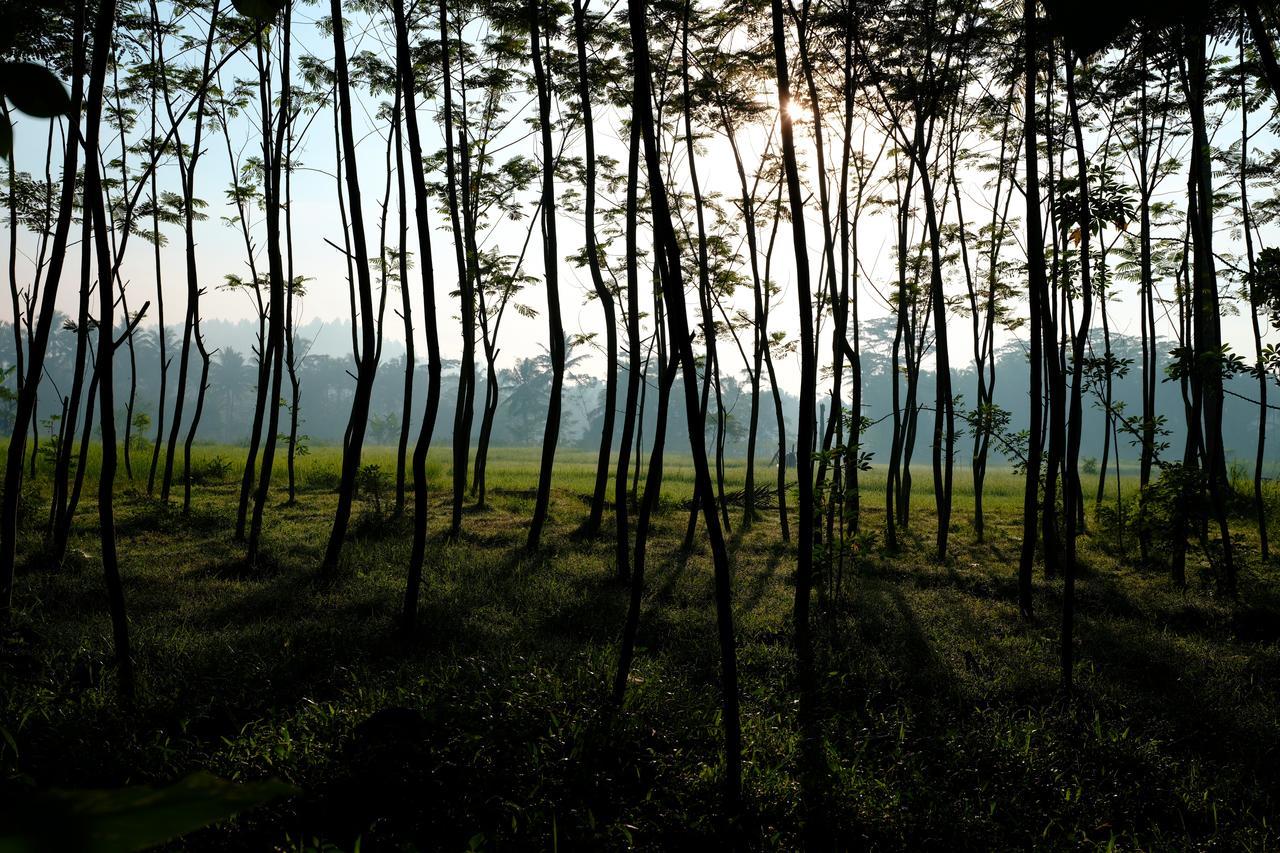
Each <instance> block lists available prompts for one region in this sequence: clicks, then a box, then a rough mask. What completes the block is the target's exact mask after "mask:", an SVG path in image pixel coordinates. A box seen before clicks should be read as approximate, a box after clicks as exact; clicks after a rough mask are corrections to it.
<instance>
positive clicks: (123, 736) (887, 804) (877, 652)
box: [0, 447, 1280, 850]
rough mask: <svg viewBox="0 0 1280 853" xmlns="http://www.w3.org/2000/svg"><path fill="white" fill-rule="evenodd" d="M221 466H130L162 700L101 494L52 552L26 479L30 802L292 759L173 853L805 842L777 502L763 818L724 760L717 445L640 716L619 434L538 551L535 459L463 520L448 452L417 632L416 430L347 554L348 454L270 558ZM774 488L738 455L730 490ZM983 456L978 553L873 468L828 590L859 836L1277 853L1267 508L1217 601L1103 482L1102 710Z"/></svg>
mask: <svg viewBox="0 0 1280 853" xmlns="http://www.w3.org/2000/svg"><path fill="white" fill-rule="evenodd" d="M443 456H444V454H439V455H438V456H435V458H437V459H439V458H442V457H443ZM198 457H199V458H198V460H197V464H196V465H195V466H194V467H195V469H196V471H197V473H198V475H199V479H198V486H199V487H198V488H196V489H195V490H194V493H193V506H192V509H191V512H190V514H189V515H183V514H182V513H181V512H180V510H179V509H178V508H177V507H176V506H174V507H170V506H165V505H163V504H161V503H159V502H158V501H156V500H153V499H148V498H146V497H145V493H144V491H143V490H141V489H139V488H137V487H136V486H130V485H129V484H128V482H127V480H126V478H124V477H123V475H122V476H121V486H120V488H119V489H118V494H117V500H116V509H117V528H118V535H119V544H120V568H121V572H122V576H123V584H124V592H125V596H126V600H127V603H128V609H129V619H130V627H131V630H132V640H133V648H134V650H135V652H134V653H135V658H136V665H137V673H138V681H139V689H138V697H137V699H136V702H135V703H133V704H132V705H127V704H124V703H122V701H121V700H120V699H119V698H118V696H117V692H116V691H115V690H114V689H113V687H114V679H115V677H116V671H115V668H114V666H113V662H112V644H111V627H110V622H109V619H108V615H107V608H106V603H105V596H104V591H103V582H102V577H101V569H100V562H99V558H98V553H99V551H98V548H99V545H98V532H97V530H96V526H95V525H96V523H97V519H96V513H95V511H94V508H93V506H92V504H91V501H88V500H87V501H86V505H85V506H84V507H83V508H82V511H81V514H80V518H79V519H78V523H77V525H76V528H75V534H74V538H73V541H72V543H71V550H70V552H69V557H68V559H67V560H66V562H65V563H64V564H63V565H62V566H61V567H54V566H51V565H48V564H46V563H45V562H42V555H41V552H40V550H39V548H38V545H39V542H40V537H39V534H38V528H39V525H40V518H39V508H40V507H44V506H46V505H47V499H46V497H45V495H44V494H43V492H42V490H43V489H44V488H45V485H46V484H44V483H43V482H42V481H41V479H40V478H39V477H37V478H36V479H35V480H34V481H28V483H27V484H26V486H25V491H24V498H25V499H27V500H26V504H25V505H26V506H28V507H34V508H36V511H34V512H28V513H26V514H25V515H24V516H23V518H24V528H23V530H24V538H23V539H22V540H21V545H20V549H19V573H18V579H17V589H16V594H15V601H16V602H17V604H16V611H17V612H16V613H15V617H14V622H15V625H16V626H17V628H16V630H15V631H14V632H13V633H11V634H10V635H8V636H7V637H6V639H5V646H4V648H3V650H2V651H0V728H2V730H0V734H2V735H3V739H2V740H0V769H2V772H3V778H2V781H0V802H6V803H13V802H21V801H22V799H21V798H22V797H23V795H24V792H26V791H28V790H30V789H32V788H35V787H40V788H48V787H73V788H109V787H117V786H123V785H129V784H144V783H145V784H155V785H161V784H165V783H168V782H171V781H173V780H175V779H177V778H180V777H182V776H185V775H186V774H189V773H191V772H193V771H196V770H208V771H210V772H212V773H214V774H216V775H218V776H220V777H223V778H225V779H230V780H236V781H250V780H260V779H264V778H276V779H279V780H283V781H285V782H288V783H290V784H291V785H292V786H294V792H293V793H292V794H291V795H289V796H285V797H278V798H276V799H275V800H274V801H272V802H271V803H269V804H268V805H265V806H262V807H260V808H257V809H253V810H250V811H248V812H246V813H244V814H243V815H242V816H240V817H238V818H236V819H234V820H232V821H230V822H224V823H222V824H219V825H217V826H214V827H212V828H208V829H204V830H201V831H199V832H197V833H195V834H192V835H188V836H186V837H185V838H184V839H182V840H181V841H179V842H175V843H174V846H175V849H196V850H204V849H225V850H269V849H281V850H355V849H356V848H357V847H358V848H359V849H361V850H398V849H443V850H465V849H557V848H558V849H622V848H635V849H668V850H670V849H696V848H698V847H701V848H703V849H708V848H710V849H715V848H723V847H738V848H753V849H786V848H792V847H795V846H797V845H798V843H799V832H800V830H799V827H800V824H801V818H800V813H799V809H800V795H799V791H800V787H801V785H802V784H803V774H801V773H800V772H799V740H798V738H799V735H798V728H797V722H796V705H795V691H794V687H793V685H792V684H791V679H792V678H793V672H794V666H793V652H792V645H791V635H792V609H791V608H792V600H793V594H794V590H793V571H794V566H795V556H794V545H789V544H785V543H783V542H782V541H781V537H780V531H779V526H778V521H777V517H776V512H775V511H773V510H770V509H764V510H762V513H761V518H760V520H759V521H757V522H756V523H755V524H754V525H752V526H751V527H750V528H749V529H744V528H743V527H742V525H741V511H740V510H738V509H733V510H732V511H731V521H732V522H733V528H732V532H731V535H730V541H729V546H730V554H731V566H732V573H733V605H734V613H735V617H736V627H737V641H738V664H739V678H740V695H741V701H742V725H743V741H744V746H743V756H744V758H743V761H744V764H743V798H742V804H741V807H740V809H739V810H738V811H737V812H736V813H730V812H728V811H727V810H726V809H725V808H724V806H723V802H722V800H721V799H720V791H721V788H720V786H719V784H718V783H719V778H720V774H721V773H722V758H721V753H720V746H721V744H720V740H719V734H718V731H719V704H718V701H717V682H718V678H719V669H718V658H717V652H716V646H715V641H714V636H715V630H716V618H715V611H714V608H713V606H712V574H711V569H710V557H709V554H708V552H707V549H706V546H705V543H704V542H703V540H702V537H701V536H699V537H698V538H697V540H696V545H695V547H694V549H693V550H692V551H691V552H689V553H684V552H682V551H681V550H680V547H679V546H680V541H681V539H682V536H683V531H684V526H685V523H686V519H687V515H688V513H687V510H686V509H684V504H685V502H686V501H687V500H688V499H689V496H690V494H691V491H692V485H691V484H692V477H691V473H690V471H691V469H689V468H688V467H687V464H686V460H682V459H679V458H676V459H673V460H670V465H669V466H668V469H667V471H666V475H665V477H664V480H663V491H662V500H661V504H660V507H659V511H658V512H657V514H656V516H655V519H654V530H653V534H652V537H651V539H650V545H649V559H648V575H647V579H646V589H645V598H644V607H643V611H642V617H641V625H640V634H639V640H638V650H637V655H636V661H635V665H634V667H633V669H632V675H631V677H630V682H629V686H628V691H627V695H626V700H625V703H624V705H623V706H622V707H621V708H618V709H615V708H613V706H612V705H611V703H610V699H609V694H610V684H611V681H612V677H613V673H614V671H615V669H616V666H617V656H618V640H619V635H620V631H621V626H622V624H623V620H624V615H625V612H626V601H627V589H626V586H625V585H624V584H621V583H619V582H618V581H617V580H615V579H614V575H613V539H612V536H611V532H612V524H613V521H612V514H609V515H608V516H607V517H606V524H605V530H604V534H603V536H602V537H600V538H594V539H582V538H579V537H577V536H575V535H574V531H575V528H576V527H577V526H578V524H579V523H580V521H581V519H582V517H583V516H584V514H585V512H586V509H587V498H588V496H589V492H590V488H591V482H592V475H593V471H594V456H593V455H592V454H588V453H584V452H574V451H564V452H562V453H561V454H560V457H559V460H558V462H557V467H556V471H555V480H554V490H553V497H552V505H551V514H550V519H551V520H550V524H549V527H548V532H547V536H546V538H545V540H544V547H543V548H542V549H540V550H539V551H537V552H533V553H530V552H526V551H525V550H524V548H523V545H524V530H525V528H526V526H527V523H528V517H529V513H530V508H531V506H532V501H533V486H534V483H535V480H536V476H537V457H536V455H535V453H534V452H533V451H530V450H506V449H497V450H495V451H494V452H493V454H492V457H491V460H490V469H489V507H488V508H487V509H484V510H471V511H468V513H467V514H466V516H465V519H464V532H463V535H462V537H461V538H460V539H459V540H457V541H446V540H445V539H444V538H443V536H442V535H441V531H442V529H443V528H444V526H445V524H446V521H447V514H448V506H447V501H448V499H447V495H446V492H447V491H448V473H449V472H448V470H447V469H446V468H444V467H441V466H440V465H439V464H438V462H437V463H434V464H433V467H432V468H431V469H430V471H429V473H430V476H431V494H432V495H433V499H432V503H431V508H430V522H429V531H430V540H429V550H428V555H427V560H426V571H425V577H424V588H423V592H422V596H421V611H420V624H421V626H422V628H421V630H420V632H419V633H418V634H417V636H416V637H415V638H414V639H413V640H412V641H410V642H405V641H403V640H402V639H400V638H399V636H398V635H397V632H396V619H397V616H398V613H399V607H400V601H401V598H402V596H403V591H404V584H405V566H406V563H407V561H408V548H409V539H410V534H409V531H410V522H409V520H408V519H406V518H395V517H393V516H392V512H391V510H392V505H393V491H394V489H393V486H392V484H391V482H390V479H389V477H387V476H386V475H387V474H388V472H391V471H393V470H394V452H393V450H391V449H381V448H377V449H372V450H370V451H368V452H367V453H366V454H365V460H364V461H365V463H366V464H372V465H377V466H379V468H380V471H381V474H382V476H381V477H374V476H372V474H370V475H369V476H367V477H365V478H362V481H361V486H362V492H361V494H360V496H359V500H358V503H357V509H356V513H355V517H354V520H353V525H352V529H351V531H350V534H349V539H348V545H347V549H346V552H345V557H344V561H343V563H342V565H341V567H340V569H339V571H337V572H336V573H334V574H333V575H331V576H323V575H321V574H320V573H319V571H318V565H319V563H320V560H321V557H322V555H323V547H324V541H325V535H326V533H327V529H328V524H329V521H330V519H331V516H332V510H333V502H334V500H335V497H334V486H335V484H336V482H337V465H338V460H339V454H338V452H336V451H333V450H328V449H325V448H317V449H315V450H313V452H312V453H311V454H310V455H308V456H306V457H303V458H302V459H300V460H299V470H298V481H299V493H298V500H297V502H296V503H294V504H293V505H288V506H286V505H283V501H284V492H283V490H281V489H279V488H278V489H277V494H276V495H275V496H273V498H274V499H275V500H276V503H275V504H274V505H273V507H272V510H271V518H270V522H269V523H268V525H267V527H266V529H265V533H264V544H263V556H262V558H261V559H260V560H259V564H258V565H257V567H255V568H254V569H251V570H250V569H246V564H245V563H244V560H243V547H242V546H240V545H237V544H235V543H233V542H232V540H231V532H230V530H231V524H230V519H231V518H232V517H233V516H234V511H235V500H236V493H237V488H238V474H239V472H238V470H237V468H236V465H235V464H233V463H225V464H224V461H223V460H230V459H238V458H241V453H240V452H239V451H238V450H237V449H236V448H230V447H227V448H218V447H205V448H199V450H198ZM962 471H963V469H962ZM277 472H279V469H277ZM89 476H90V479H92V476H93V471H92V470H90V474H89ZM740 478H741V469H740V465H732V464H731V465H730V467H729V470H728V471H727V474H726V479H727V481H728V482H729V483H730V485H731V486H732V485H733V484H735V483H738V482H739V481H740ZM967 479H968V478H967V474H965V473H961V474H960V476H958V479H957V489H956V495H957V497H956V506H957V511H956V514H955V516H954V517H953V540H952V541H953V546H952V554H951V557H950V559H948V561H947V562H946V563H945V564H938V563H937V562H936V561H935V560H934V559H933V557H932V551H931V548H930V543H931V540H932V535H933V529H934V524H935V517H934V514H933V506H932V495H931V493H930V492H929V491H928V488H929V482H928V481H929V477H928V474H927V472H925V471H922V472H920V473H919V475H918V476H917V478H916V480H917V482H918V483H919V484H920V486H919V488H920V489H921V491H920V492H919V494H917V495H916V496H915V498H914V500H913V504H912V516H911V528H910V531H909V532H908V533H907V535H906V536H905V539H904V542H903V545H902V547H901V549H900V550H899V551H898V552H896V553H890V552H888V551H887V550H886V549H885V548H884V547H883V543H882V536H881V533H882V528H883V473H882V472H879V471H875V470H873V471H871V472H868V473H867V474H865V475H864V482H863V485H862V494H863V503H864V511H863V514H862V531H863V532H864V535H862V536H860V537H857V538H856V539H854V538H850V539H849V540H848V541H847V542H846V546H845V549H844V553H843V554H842V558H841V559H840V560H839V561H838V562H839V564H840V565H842V566H843V570H842V571H841V572H840V573H839V574H838V576H837V574H836V573H835V572H834V571H832V570H829V571H827V572H825V573H820V574H819V576H818V578H817V579H816V580H815V590H816V593H817V595H816V609H815V614H814V630H815V634H816V636H817V643H816V648H817V656H818V666H817V672H818V673H819V677H818V682H819V683H818V691H817V695H818V697H819V698H818V702H819V705H820V709H821V715H820V719H821V721H822V722H821V726H822V737H823V751H822V757H823V761H824V762H825V764H826V772H827V783H826V786H825V788H824V790H823V793H822V800H821V801H822V803H823V809H824V811H825V818H824V820H825V822H826V824H827V825H828V826H829V827H830V828H831V832H832V837H833V838H834V839H835V842H834V843H833V846H835V847H840V848H846V849H859V848H865V849H926V848H927V849H948V850H951V849H981V850H991V849H1015V848H1026V847H1032V846H1035V847H1043V848H1046V849H1081V848H1094V847H1096V848H1102V849H1144V850H1187V849H1224V850H1225V849H1249V850H1265V849H1273V848H1274V847H1275V846H1276V844H1277V843H1278V842H1280V838H1278V834H1277V815H1278V814H1280V810H1278V809H1277V802H1276V797H1277V794H1278V793H1280V760H1278V759H1280V749H1278V747H1280V720H1278V719H1277V718H1278V716H1280V646H1278V645H1277V640H1278V639H1280V618H1278V617H1280V584H1278V583H1277V567H1276V566H1275V565H1272V564H1267V565H1262V564H1260V563H1259V562H1258V559H1257V557H1256V549H1254V548H1253V547H1252V546H1251V545H1248V538H1249V536H1251V535H1252V534H1251V533H1250V532H1248V531H1247V529H1246V525H1245V523H1243V522H1241V523H1237V525H1236V527H1237V529H1238V530H1239V531H1241V536H1242V539H1241V541H1242V542H1243V543H1245V547H1242V548H1241V549H1240V550H1241V552H1242V554H1243V555H1245V556H1243V557H1242V558H1241V562H1242V567H1241V574H1240V588H1241V594H1240V599H1239V601H1240V603H1238V604H1233V603H1232V602H1230V601H1227V600H1224V599H1221V598H1218V597H1216V596H1215V594H1214V586H1213V584H1212V583H1211V582H1210V579H1209V576H1208V574H1207V573H1204V572H1202V573H1199V574H1198V573H1197V571H1196V568H1197V563H1196V562H1195V560H1196V559H1198V558H1197V557H1195V556H1194V554H1193V556H1192V557H1191V560H1190V562H1189V564H1188V581H1189V584H1188V588H1187V589H1186V591H1185V592H1184V591H1180V590H1178V589H1177V588H1175V587H1174V585H1173V584H1172V583H1171V582H1170V580H1169V579H1168V578H1167V577H1166V576H1165V575H1164V574H1163V573H1161V572H1159V571H1157V570H1155V569H1148V568H1143V567H1142V566H1140V565H1138V564H1137V561H1136V560H1135V559H1134V558H1133V557H1132V553H1131V551H1132V548H1133V545H1132V544H1131V543H1128V544H1125V543H1122V542H1121V535H1120V533H1119V531H1118V530H1117V529H1116V527H1115V525H1114V520H1112V521H1110V522H1108V521H1107V520H1106V519H1107V518H1112V519H1113V517H1114V514H1112V515H1108V514H1107V512H1106V511H1105V510H1104V512H1103V514H1102V517H1100V518H1094V516H1093V506H1092V501H1090V502H1089V503H1090V519H1089V530H1090V533H1089V534H1088V535H1086V536H1085V537H1084V538H1083V539H1082V541H1081V554H1080V565H1079V578H1078V586H1077V590H1076V614H1077V615H1076V620H1077V624H1076V638H1077V664H1076V667H1077V673H1076V683H1075V690H1074V693H1073V694H1072V696H1071V698H1070V699H1069V700H1068V699H1065V698H1064V697H1063V694H1062V692H1061V690H1060V687H1059V671H1058V645H1057V644H1058V619H1059V617H1058V610H1057V608H1058V606H1059V605H1058V601H1059V598H1060V584H1059V583H1058V582H1057V581H1054V580H1046V579H1045V578H1044V577H1043V576H1042V575H1041V574H1040V570H1039V569H1037V574H1036V578H1035V607H1036V616H1035V618H1034V619H1033V620H1031V621H1029V622H1026V621H1023V620H1022V619H1020V618H1019V613H1018V608H1017V596H1016V578H1015V573H1016V565H1017V553H1018V548H1019V544H1020V537H1021V494H1022V481H1021V479H1020V478H1019V477H1017V476H1015V475H1013V474H1012V473H1008V472H993V473H992V475H991V476H990V477H989V479H988V483H987V502H986V503H987V509H988V512H989V514H990V518H989V520H988V524H987V531H986V541H985V542H981V543H980V542H977V541H975V538H974V536H973V533H972V527H971V523H970V516H971V511H970V508H969V507H970V505H971V497H970V496H969V494H968V493H967V492H966V491H965V490H966V488H967V485H966V483H967ZM280 482H281V480H279V479H278V480H277V484H279V483H280ZM1113 486H1114V483H1113ZM86 494H92V491H90V490H89V489H88V488H86ZM1240 504H1241V506H1242V507H1245V509H1244V510H1243V511H1242V512H1243V513H1244V514H1246V515H1247V511H1248V510H1247V504H1246V503H1245V502H1244V500H1243V499H1242V500H1241V502H1240ZM793 535H794V534H793ZM836 564H837V563H834V562H832V561H830V560H828V561H827V562H826V563H824V564H823V565H825V566H827V567H830V566H833V565H836ZM1202 568H1203V567H1202ZM6 849H8V848H6Z"/></svg>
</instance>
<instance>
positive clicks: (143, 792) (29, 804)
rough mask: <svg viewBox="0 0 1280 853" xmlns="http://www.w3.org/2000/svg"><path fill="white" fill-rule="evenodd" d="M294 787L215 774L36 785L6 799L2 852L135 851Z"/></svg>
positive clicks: (0, 822)
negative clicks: (159, 782) (103, 784)
mask: <svg viewBox="0 0 1280 853" xmlns="http://www.w3.org/2000/svg"><path fill="white" fill-rule="evenodd" d="M293 793H295V789H294V788H293V787H291V786H289V785H286V784H284V783H282V782H277V781H274V780H269V781H264V782H250V783H239V784H238V783H234V782H226V781H223V780H222V779H219V778H217V777H216V776H213V775H212V774H209V773H193V774H192V775H190V776H187V777H186V778H184V779H182V780H180V781H178V782H175V783H174V784H172V785H169V786H168V787H165V788H152V787H150V786H148V785H134V786H131V787H127V788H113V789H102V790H68V791H58V790H54V791H44V792H34V793H30V794H27V795H25V796H18V797H16V798H13V799H11V800H10V801H9V802H8V803H7V804H6V808H5V816H4V819H3V820H0V826H3V827H4V828H3V829H0V851H5V853H10V851H12V853H23V851H40V850H79V851H84V853H131V851H135V850H145V849H148V848H150V847H154V846H155V845H157V844H163V843H164V842H166V841H169V840H171V839H174V838H178V837H179V836H182V835H185V834H186V833H188V832H192V831H194V830H197V829H200V828H202V827H204V826H207V825H209V824H211V823H214V822H215V821H219V820H225V819H226V818H229V817H232V816H233V815H235V814H237V813H239V812H242V811H246V810H248V809H251V808H254V807H255V806H260V805H262V804H264V803H267V802H270V801H271V800H274V799H278V798H280V797H286V796H290V795H291V794H293Z"/></svg>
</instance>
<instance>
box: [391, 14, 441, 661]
mask: <svg viewBox="0 0 1280 853" xmlns="http://www.w3.org/2000/svg"><path fill="white" fill-rule="evenodd" d="M392 9H393V11H394V13H395V27H396V65H397V69H398V72H399V73H398V76H399V84H400V88H401V90H402V91H403V92H404V123H405V135H406V136H407V137H408V141H409V162H410V165H411V168H410V169H409V171H410V173H411V175H412V177H413V200H414V226H415V228H416V230H417V232H418V254H419V256H420V257H421V259H422V260H421V263H420V264H419V267H420V269H421V270H422V310H423V321H424V324H425V326H426V330H425V331H426V335H427V399H426V405H425V409H424V411H423V415H422V425H421V426H420V427H419V429H418V443H417V444H416V445H414V448H413V544H412V546H411V550H410V552H409V569H408V580H407V582H406V584H405V594H404V607H403V610H402V613H401V630H402V632H403V633H404V635H405V636H406V637H407V636H412V634H413V632H414V630H415V628H416V626H417V621H418V596H419V590H420V588H421V585H422V566H423V563H424V562H425V558H426V543H427V500H428V494H427V453H428V452H429V451H430V449H431V434H432V432H433V430H434V429H435V423H436V414H437V413H438V412H439V409H440V368H441V365H440V335H439V331H438V330H437V326H436V280H435V267H434V266H433V264H432V260H431V226H430V222H428V220H427V211H428V209H429V205H430V202H429V200H428V198H427V184H426V177H425V176H424V175H423V170H422V167H421V164H422V140H421V137H420V135H419V131H418V103H417V97H418V94H417V86H418V84H417V80H416V78H415V71H414V66H413V59H412V57H411V55H410V46H409V29H408V24H407V22H406V21H405V16H404V0H394V2H393V3H392ZM401 285H402V286H407V282H401Z"/></svg>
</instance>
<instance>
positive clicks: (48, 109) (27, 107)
mask: <svg viewBox="0 0 1280 853" xmlns="http://www.w3.org/2000/svg"><path fill="white" fill-rule="evenodd" d="M0 93H3V94H4V96H5V97H6V98H8V99H9V100H10V101H12V102H13V105H14V106H15V107H17V108H18V109H19V110H20V111H22V112H24V113H26V114H27V115H29V116H35V117H36V118H53V117H54V116H62V115H68V114H70V112H71V98H70V97H68V96H67V90H66V89H65V88H63V86H62V81H61V80H59V79H58V78H57V77H56V76H55V75H54V73H53V72H52V71H50V70H49V69H48V68H45V67H44V66H43V65H37V64H36V63H34V62H4V63H0Z"/></svg>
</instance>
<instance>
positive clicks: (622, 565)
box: [613, 110, 644, 695]
mask: <svg viewBox="0 0 1280 853" xmlns="http://www.w3.org/2000/svg"><path fill="white" fill-rule="evenodd" d="M639 181H640V123H639V122H638V121H637V120H636V118H635V113H634V110H633V112H632V121H631V132H630V141H629V143H628V145H627V200H626V237H625V239H626V265H627V312H626V319H627V393H626V403H625V404H624V405H625V408H624V410H623V414H622V437H621V440H620V441H619V442H618V468H617V473H616V475H615V479H614V489H613V510H614V515H615V518H616V524H615V530H614V542H615V549H614V561H615V565H614V574H615V576H616V577H617V578H618V580H619V581H626V580H627V579H628V578H629V577H630V576H631V568H630V566H629V565H628V545H629V543H628V539H629V532H628V529H627V521H628V516H629V514H630V501H628V500H627V474H628V473H629V470H630V467H631V442H632V439H633V433H634V432H635V431H636V429H637V426H638V424H637V415H636V403H637V398H638V396H639V394H640V383H641V382H642V381H643V380H644V377H643V375H642V374H641V370H642V368H641V366H640V270H639V260H638V259H637V257H636V251H637V242H638V241H637V233H636V232H637V231H638V229H639V222H638V219H639V216H638V213H639V211H638V206H639V199H638V194H639ZM628 618H630V615H629V612H628ZM624 633H625V632H624ZM618 668H619V670H621V669H622V666H621V664H620V665H619V667H618ZM623 679H624V684H625V676H623ZM618 692H620V691H615V695H617V693H618Z"/></svg>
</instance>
